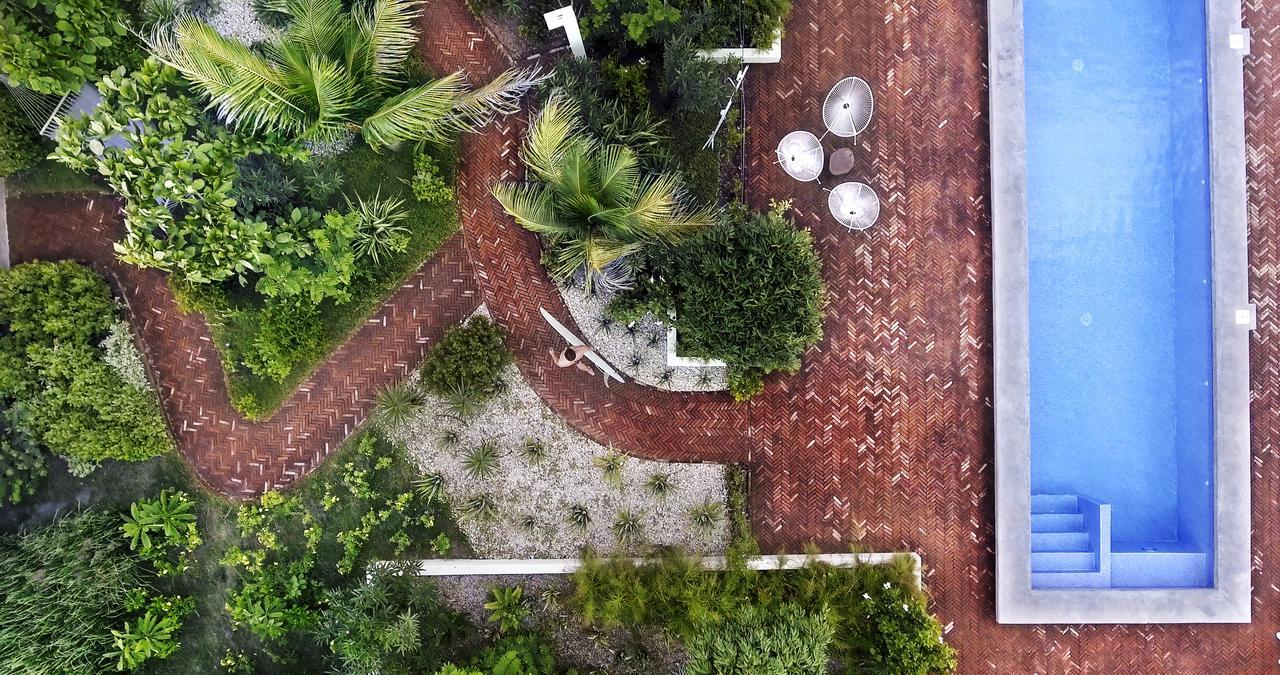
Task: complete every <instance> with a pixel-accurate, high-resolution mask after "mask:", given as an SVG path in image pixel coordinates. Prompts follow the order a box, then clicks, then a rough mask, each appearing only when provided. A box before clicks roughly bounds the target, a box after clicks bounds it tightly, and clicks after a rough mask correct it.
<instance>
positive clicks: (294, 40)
mask: <svg viewBox="0 0 1280 675" xmlns="http://www.w3.org/2000/svg"><path fill="white" fill-rule="evenodd" d="M288 6H289V14H290V15H291V16H292V17H293V21H291V22H289V28H288V29H286V30H285V34H284V42H285V44H294V45H298V46H300V47H302V48H303V49H305V50H307V51H308V52H311V53H313V54H314V53H320V54H325V55H332V54H333V48H334V47H335V46H336V45H337V44H338V40H339V39H340V38H341V37H342V34H343V29H344V28H345V25H346V23H347V21H349V20H350V19H348V18H347V17H348V15H347V13H346V12H345V11H344V9H343V7H342V0H289V5H288Z"/></svg>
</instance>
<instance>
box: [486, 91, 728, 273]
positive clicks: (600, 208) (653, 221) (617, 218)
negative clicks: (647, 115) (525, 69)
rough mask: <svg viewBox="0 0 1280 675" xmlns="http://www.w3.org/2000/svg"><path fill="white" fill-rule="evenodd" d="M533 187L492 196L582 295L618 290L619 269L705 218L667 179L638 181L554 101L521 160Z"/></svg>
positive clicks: (635, 166)
mask: <svg viewBox="0 0 1280 675" xmlns="http://www.w3.org/2000/svg"><path fill="white" fill-rule="evenodd" d="M520 156H521V159H523V160H524V163H525V165H526V166H527V167H528V174H529V178H530V179H531V180H532V182H529V183H524V184H512V183H501V184H498V185H495V186H494V187H493V195H494V196H495V197H496V198H497V199H498V201H499V202H500V203H501V204H502V207H503V209H505V210H506V212H507V213H509V214H511V215H512V216H513V217H514V218H515V219H516V222H518V223H520V224H521V225H522V226H524V227H525V228H526V229H528V230H530V231H532V232H536V233H538V234H540V235H542V237H543V241H544V244H545V247H546V250H545V253H544V256H543V263H544V264H545V265H546V266H547V268H548V272H550V274H551V276H552V277H555V278H556V279H558V280H561V281H567V280H569V279H571V278H573V277H574V276H576V275H578V274H580V273H582V274H584V276H585V278H586V284H587V288H588V289H590V288H591V286H592V285H593V284H595V283H601V282H604V283H606V284H616V283H618V282H625V279H626V277H627V272H626V271H625V270H624V269H619V268H620V267H622V266H621V265H620V264H619V263H621V262H622V261H623V260H624V259H625V258H626V257H627V256H630V255H632V254H635V253H638V252H640V251H642V250H644V248H645V247H647V246H649V245H651V244H655V243H676V242H678V241H680V240H681V239H683V238H685V237H687V236H688V235H689V234H691V233H693V232H696V231H697V230H699V229H701V228H703V227H705V226H707V225H709V224H710V223H711V221H712V216H711V213H710V212H709V211H705V210H699V211H694V210H691V209H689V208H687V207H686V205H685V203H684V199H683V193H684V190H683V186H682V185H681V182H680V179H679V177H677V176H675V175H673V174H651V175H649V176H647V177H644V178H642V177H641V176H640V173H641V172H640V160H639V158H638V157H637V156H636V154H635V152H634V151H632V150H631V149H630V148H628V147H626V146H622V145H604V144H602V143H600V142H598V141H596V140H594V139H591V138H589V137H587V136H586V135H585V134H584V132H583V131H582V129H581V126H580V122H579V111H578V108H577V106H576V105H575V104H574V103H572V102H570V101H568V100H566V99H565V97H563V96H561V95H559V94H553V95H552V96H551V97H550V99H549V100H548V101H547V104H546V106H544V107H543V109H542V111H541V112H540V113H538V115H537V117H536V118H535V119H534V121H533V123H532V124H531V125H530V130H529V135H528V137H527V138H526V139H525V143H524V146H523V147H522V149H521V152H520Z"/></svg>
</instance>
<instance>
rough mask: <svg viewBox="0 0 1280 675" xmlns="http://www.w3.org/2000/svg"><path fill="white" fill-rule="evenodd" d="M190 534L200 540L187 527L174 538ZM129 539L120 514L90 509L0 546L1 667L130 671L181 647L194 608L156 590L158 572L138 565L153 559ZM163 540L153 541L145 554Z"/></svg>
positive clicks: (160, 545)
mask: <svg viewBox="0 0 1280 675" xmlns="http://www.w3.org/2000/svg"><path fill="white" fill-rule="evenodd" d="M174 503H175V504H176V503H177V502H174ZM168 515H172V514H168ZM164 536H166V537H167V535H164ZM190 537H197V538H198V535H196V533H195V529H194V525H193V524H187V525H186V526H183V527H182V528H181V531H180V532H179V531H178V530H177V529H174V538H180V539H183V540H185V541H190V539H189V538H190ZM127 541H128V538H127V536H124V535H122V533H121V527H120V521H119V518H118V517H116V516H115V515H113V514H110V513H107V512H86V513H81V514H76V515H70V516H64V517H62V518H60V519H59V520H57V521H55V522H53V523H52V524H49V525H47V526H44V527H42V528H40V529H37V530H33V531H30V532H24V533H22V534H19V535H16V536H12V537H9V538H7V539H5V540H4V541H2V542H0V570H3V579H0V633H2V634H3V636H4V640H2V641H0V669H3V670H4V671H5V672H66V673H73V672H74V673H79V672H86V673H87V672H99V671H102V670H106V669H108V664H112V665H113V666H114V668H115V669H116V670H130V671H132V670H136V669H137V668H139V667H140V666H142V665H143V664H144V663H147V662H149V661H151V662H153V661H155V660H161V659H165V658H167V657H169V656H171V655H172V654H174V653H175V652H176V651H177V649H178V646H179V643H178V641H177V639H176V634H177V633H178V631H179V630H180V629H181V627H182V624H183V621H184V620H185V618H186V617H187V615H188V614H189V613H190V612H191V610H192V607H193V605H192V603H191V601H190V600H189V599H188V598H184V597H181V596H166V595H162V594H158V593H157V592H156V591H155V590H154V588H155V586H156V581H157V577H156V573H157V572H156V571H155V570H153V569H148V565H146V564H145V563H144V561H146V560H150V559H151V558H147V557H145V556H144V557H139V556H136V555H134V554H132V553H131V552H130V550H131V548H137V547H136V546H133V547H126V542H127ZM134 543H135V544H136V543H137V542H136V541H135V542H134ZM167 543H168V539H165V540H163V541H162V540H161V539H159V538H157V539H156V540H155V541H154V543H152V542H151V541H148V543H147V544H146V549H145V550H147V551H154V550H159V549H160V548H163V547H165V546H166V545H167ZM155 555H158V554H155ZM154 559H157V560H158V559H159V558H158V557H155V558H154ZM157 569H159V570H160V572H159V573H160V574H164V573H165V571H164V570H165V568H157Z"/></svg>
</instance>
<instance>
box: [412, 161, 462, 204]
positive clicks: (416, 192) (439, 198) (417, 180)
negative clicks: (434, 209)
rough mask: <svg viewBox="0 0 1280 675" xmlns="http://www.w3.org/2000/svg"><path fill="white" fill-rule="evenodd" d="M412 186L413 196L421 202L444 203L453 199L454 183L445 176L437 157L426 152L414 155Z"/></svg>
mask: <svg viewBox="0 0 1280 675" xmlns="http://www.w3.org/2000/svg"><path fill="white" fill-rule="evenodd" d="M412 186H413V196H414V197H416V198H417V200H418V201H420V202H426V203H428V204H444V203H447V202H449V201H451V200H453V185H452V184H451V183H450V182H449V181H448V180H446V179H445V178H444V175H443V174H442V172H441V171H440V165H439V163H437V162H436V160H435V158H434V157H432V156H431V155H429V154H427V153H425V152H420V153H418V154H417V155H414V157H413V183H412Z"/></svg>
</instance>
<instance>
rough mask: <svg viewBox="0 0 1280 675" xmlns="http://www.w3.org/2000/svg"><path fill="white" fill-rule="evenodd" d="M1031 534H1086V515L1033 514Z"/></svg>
mask: <svg viewBox="0 0 1280 675" xmlns="http://www.w3.org/2000/svg"><path fill="white" fill-rule="evenodd" d="M1031 532H1032V534H1035V533H1036V532H1084V514H1081V513H1033V514H1031Z"/></svg>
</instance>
